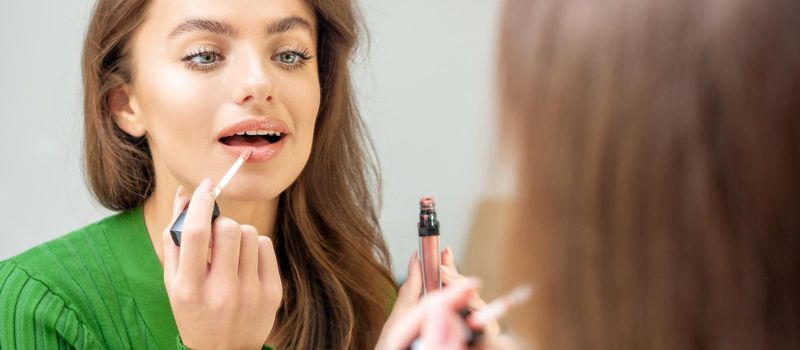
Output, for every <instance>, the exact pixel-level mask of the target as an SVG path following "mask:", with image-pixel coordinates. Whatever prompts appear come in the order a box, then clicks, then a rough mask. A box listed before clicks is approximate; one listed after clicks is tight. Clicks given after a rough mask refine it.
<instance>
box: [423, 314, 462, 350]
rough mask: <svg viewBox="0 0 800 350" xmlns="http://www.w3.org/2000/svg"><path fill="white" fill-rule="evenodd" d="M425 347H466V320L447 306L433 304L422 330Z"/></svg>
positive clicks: (442, 349) (443, 349)
mask: <svg viewBox="0 0 800 350" xmlns="http://www.w3.org/2000/svg"><path fill="white" fill-rule="evenodd" d="M420 340H421V341H422V344H423V345H424V346H423V349H441V350H457V349H466V346H467V345H466V344H467V335H466V332H465V330H464V321H463V320H461V318H460V317H459V316H458V315H457V314H456V313H454V312H453V311H452V310H450V309H448V308H447V307H446V306H441V305H432V306H431V309H430V311H429V313H428V317H426V318H425V320H423V324H422V329H421V330H420Z"/></svg>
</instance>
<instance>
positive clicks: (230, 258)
mask: <svg viewBox="0 0 800 350" xmlns="http://www.w3.org/2000/svg"><path fill="white" fill-rule="evenodd" d="M211 226H212V232H214V239H213V240H212V248H211V269H210V271H209V274H210V278H212V279H214V280H215V281H219V282H222V283H236V282H237V281H238V280H239V253H240V251H241V247H242V226H241V225H239V223H237V222H236V221H233V220H232V219H230V218H228V217H226V216H220V217H218V218H217V219H216V220H214V223H213V224H212V225H211Z"/></svg>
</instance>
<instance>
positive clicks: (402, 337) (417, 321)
mask: <svg viewBox="0 0 800 350" xmlns="http://www.w3.org/2000/svg"><path fill="white" fill-rule="evenodd" d="M477 286H478V282H477V281H475V280H473V279H464V280H461V281H458V282H457V283H454V284H453V285H451V286H448V287H447V288H444V289H442V290H440V291H436V292H433V293H430V294H428V295H427V296H426V297H425V298H423V299H422V302H421V303H419V304H418V305H416V306H415V307H414V308H413V309H412V310H410V311H409V312H406V313H405V314H403V315H401V318H400V319H399V320H397V321H396V322H393V323H392V325H391V330H390V332H391V335H390V336H389V337H388V339H387V342H386V343H387V344H389V346H387V348H389V349H395V348H398V349H405V347H407V346H408V345H409V344H411V342H412V341H413V340H414V338H416V337H417V336H418V335H419V334H420V331H421V330H420V326H421V325H422V323H423V321H424V320H425V319H426V318H427V317H428V316H429V312H430V311H431V310H433V309H434V308H444V309H446V310H449V312H451V313H453V314H458V312H459V310H461V309H462V308H463V307H464V306H465V305H466V304H467V300H469V298H470V295H471V294H472V292H473V291H474V290H475V288H477Z"/></svg>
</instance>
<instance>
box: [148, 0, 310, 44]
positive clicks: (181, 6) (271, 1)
mask: <svg viewBox="0 0 800 350" xmlns="http://www.w3.org/2000/svg"><path fill="white" fill-rule="evenodd" d="M289 18H293V19H296V20H295V21H291V23H288V24H292V25H296V24H300V27H299V28H300V29H302V28H303V27H305V26H306V24H307V25H309V26H310V28H309V29H310V32H311V33H314V32H315V31H316V20H315V16H314V10H313V8H311V6H310V5H309V4H308V3H307V2H306V1H304V0H154V1H153V3H152V4H151V6H150V8H149V10H148V20H147V21H146V22H150V24H151V27H154V28H153V29H155V30H156V31H157V32H166V33H167V35H170V34H174V32H175V31H176V29H179V28H178V27H179V26H183V27H184V29H186V28H187V27H186V24H187V22H190V21H193V20H194V21H195V22H197V21H196V20H210V21H211V22H214V23H211V22H209V23H210V24H223V25H224V26H217V28H218V29H219V30H220V31H222V30H224V31H225V32H230V34H235V33H238V32H240V31H245V30H261V31H266V30H267V29H268V28H269V27H273V28H274V26H276V25H277V24H278V22H279V21H281V20H285V19H289ZM286 24H287V23H285V22H284V25H286ZM195 29H196V28H195ZM209 29H214V28H213V27H209ZM293 29H296V28H294V27H293ZM312 37H313V35H312Z"/></svg>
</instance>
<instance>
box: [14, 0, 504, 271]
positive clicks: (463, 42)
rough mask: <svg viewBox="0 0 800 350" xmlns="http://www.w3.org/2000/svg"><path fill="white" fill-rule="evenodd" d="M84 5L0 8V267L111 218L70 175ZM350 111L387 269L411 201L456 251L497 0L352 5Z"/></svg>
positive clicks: (485, 118) (488, 136) (403, 241)
mask: <svg viewBox="0 0 800 350" xmlns="http://www.w3.org/2000/svg"><path fill="white" fill-rule="evenodd" d="M92 3H93V2H92V1H89V0H81V1H50V2H39V1H11V0H0V35H2V40H0V42H1V43H2V52H3V55H2V62H1V63H0V79H2V80H0V106H2V120H3V127H2V134H0V135H2V138H0V144H1V145H2V149H3V151H2V163H3V165H4V166H3V172H2V175H0V179H2V185H1V186H0V218H2V222H3V223H4V228H3V230H2V233H0V234H1V235H2V236H0V237H1V238H0V259H5V258H8V257H11V256H13V255H15V254H18V253H20V252H22V251H24V250H26V249H28V248H30V247H33V246H35V245H37V244H40V243H43V242H45V241H48V240H51V239H54V238H56V237H58V236H60V235H62V234H64V233H66V232H68V231H70V230H73V229H76V228H79V227H82V226H84V225H86V224H88V223H91V222H94V221H96V220H98V219H100V218H102V217H104V216H107V215H109V214H110V212H109V211H107V210H105V209H102V208H101V207H99V205H97V204H96V203H94V202H93V201H92V199H91V197H90V195H89V193H88V191H87V190H86V186H85V183H84V180H83V177H82V174H81V163H80V162H81V149H80V147H81V133H82V131H81V130H82V129H81V128H82V123H81V119H82V111H81V98H82V97H81V82H80V49H81V41H82V38H83V33H84V31H85V28H86V25H87V22H88V18H89V13H90V10H91V6H92ZM361 5H362V9H363V13H364V17H365V19H366V22H367V27H368V29H369V32H370V41H369V44H368V45H365V47H364V48H365V49H366V51H364V52H363V53H362V55H360V56H359V58H358V59H357V60H356V61H357V62H358V67H357V68H356V70H355V72H354V74H355V80H356V85H357V88H358V93H359V101H360V104H361V111H362V113H363V115H364V117H365V119H366V120H367V123H368V127H369V129H370V132H371V134H372V136H373V139H374V142H375V146H376V148H377V152H378V157H379V160H380V162H381V166H382V170H383V176H384V177H383V180H384V183H383V189H384V192H383V194H384V196H383V199H384V202H383V212H382V215H381V222H382V224H383V227H384V229H385V233H386V240H387V242H388V245H389V248H390V250H391V252H392V255H393V262H394V268H395V272H396V273H397V274H398V275H401V276H402V275H404V274H405V272H404V269H405V265H406V262H407V261H408V257H409V255H410V253H411V252H412V251H413V250H414V249H415V247H416V244H417V240H416V232H415V225H416V215H417V202H418V200H419V197H420V196H423V195H432V196H434V197H436V200H437V203H438V207H439V213H440V214H439V215H440V218H441V221H442V234H443V243H444V244H449V245H451V247H452V248H453V249H454V250H455V251H456V252H457V253H458V252H459V251H460V250H462V248H463V246H464V244H465V238H466V233H467V231H468V229H469V227H468V226H469V223H470V216H471V215H472V210H473V209H474V208H475V206H476V204H477V200H478V198H479V197H480V196H481V195H482V194H483V193H484V191H485V188H486V186H485V185H486V183H487V180H486V179H487V176H486V175H487V164H488V161H489V159H490V157H491V154H492V152H493V148H492V147H493V145H494V139H495V135H494V123H493V121H492V119H491V116H492V112H493V104H492V101H493V99H494V97H495V96H494V88H493V87H494V81H493V75H492V72H493V62H494V57H495V43H494V39H495V24H496V18H497V12H498V9H499V1H496V0H426V1H425V0H408V1H388V0H386V1H376V0H362V1H361Z"/></svg>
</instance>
